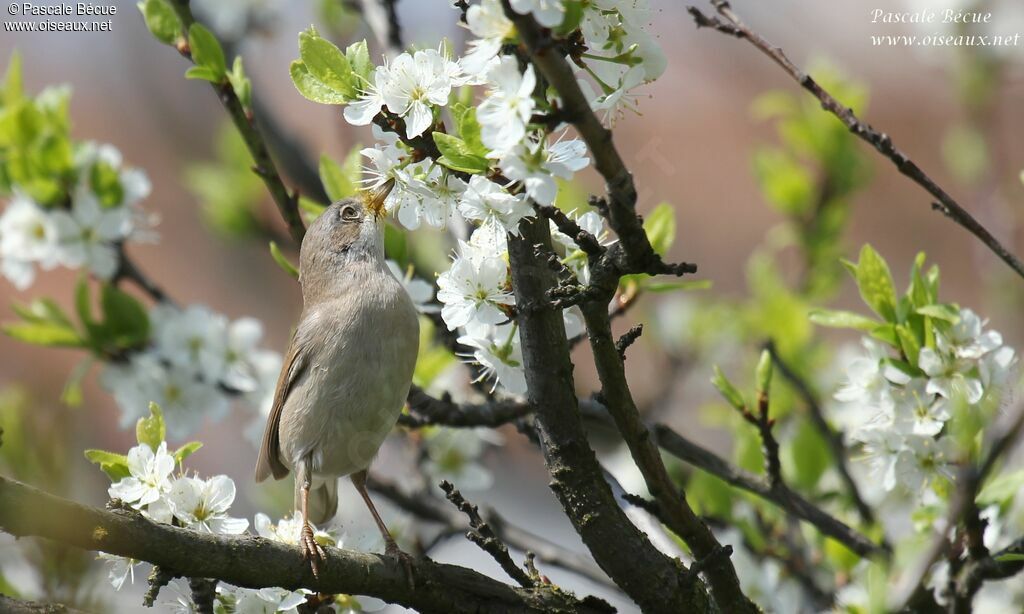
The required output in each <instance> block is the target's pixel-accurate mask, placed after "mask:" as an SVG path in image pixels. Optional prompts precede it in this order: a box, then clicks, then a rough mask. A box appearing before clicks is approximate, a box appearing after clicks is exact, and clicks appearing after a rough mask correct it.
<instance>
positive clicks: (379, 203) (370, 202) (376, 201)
mask: <svg viewBox="0 0 1024 614" xmlns="http://www.w3.org/2000/svg"><path fill="white" fill-rule="evenodd" d="M394 187H395V180H394V179H388V180H387V181H386V182H384V184H383V185H381V186H380V187H378V188H375V189H373V190H370V191H369V192H366V193H365V196H364V198H365V199H366V206H367V208H369V209H370V211H373V215H374V216H375V217H377V218H381V217H383V216H384V200H385V199H386V198H387V197H388V194H390V193H391V190H392V188H394Z"/></svg>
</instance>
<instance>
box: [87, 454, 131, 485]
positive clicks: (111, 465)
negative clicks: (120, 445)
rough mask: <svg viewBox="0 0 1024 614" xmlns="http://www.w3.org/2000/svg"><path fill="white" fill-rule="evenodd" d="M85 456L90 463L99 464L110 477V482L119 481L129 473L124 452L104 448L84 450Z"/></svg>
mask: <svg viewBox="0 0 1024 614" xmlns="http://www.w3.org/2000/svg"><path fill="white" fill-rule="evenodd" d="M85 458H86V459H88V460H89V462H90V463H93V464H96V465H99V466H100V469H102V470H103V473H106V474H107V476H109V477H110V481H111V482H119V481H121V480H122V479H123V478H126V477H128V476H130V475H131V472H130V471H128V457H127V456H125V455H124V454H116V453H114V452H107V451H106V450H86V451H85Z"/></svg>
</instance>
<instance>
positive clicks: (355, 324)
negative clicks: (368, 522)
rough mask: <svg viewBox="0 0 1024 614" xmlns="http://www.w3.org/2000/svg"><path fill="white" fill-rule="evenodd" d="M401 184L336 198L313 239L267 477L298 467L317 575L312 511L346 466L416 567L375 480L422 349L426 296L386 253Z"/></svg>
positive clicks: (308, 555)
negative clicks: (414, 291)
mask: <svg viewBox="0 0 1024 614" xmlns="http://www.w3.org/2000/svg"><path fill="white" fill-rule="evenodd" d="M393 185H394V182H393V181H389V182H388V183H385V184H384V185H382V186H379V187H378V188H376V189H372V190H368V191H362V192H360V193H358V194H356V195H355V196H353V197H350V198H345V199H342V200H339V201H337V202H334V203H332V204H331V205H330V206H328V207H327V209H326V210H324V212H323V213H322V214H321V215H320V216H319V217H318V218H317V219H316V220H315V221H314V222H313V223H312V224H310V226H309V229H308V230H307V231H306V234H305V236H304V237H303V239H302V245H301V247H300V249H299V283H300V285H301V287H302V303H303V307H302V314H301V316H300V317H299V322H298V324H297V325H296V327H295V331H294V333H293V334H292V338H291V341H290V343H289V346H288V350H287V352H286V353H285V358H284V361H283V365H282V368H281V373H280V375H279V377H278V380H277V387H276V389H275V392H274V397H273V405H272V406H271V410H270V415H269V416H268V418H267V425H266V429H265V430H264V434H263V442H262V445H261V446H260V451H259V456H258V459H257V461H256V481H257V482H262V481H264V480H266V479H267V478H268V477H271V476H273V478H274V479H275V480H280V479H282V478H284V477H286V476H287V475H288V473H289V471H295V496H294V504H295V507H294V508H293V509H295V510H299V511H300V513H301V514H302V529H301V533H300V538H299V548H300V551H301V553H302V557H303V559H304V560H306V561H308V562H309V564H310V567H311V568H312V571H313V575H314V576H315V577H316V578H319V575H320V564H322V563H324V562H325V561H326V553H325V552H324V550H323V548H321V547H320V545H319V544H318V543H317V542H316V540H315V539H314V534H313V529H312V526H311V523H315V524H322V523H325V522H327V521H329V520H330V519H331V518H333V517H334V515H335V513H336V512H337V507H338V480H339V479H340V478H342V477H344V476H349V477H350V479H351V481H352V484H353V486H355V489H356V491H357V492H358V493H359V495H360V496H361V497H362V499H363V501H364V502H365V503H366V506H367V507H368V508H369V510H370V513H371V514H372V516H373V519H374V521H375V523H376V525H377V528H378V529H379V530H380V532H381V535H382V536H383V538H384V543H385V554H386V555H389V556H397V557H403V561H404V563H405V565H406V569H407V570H409V568H410V567H409V559H408V555H406V554H405V553H404V552H403V551H402V550H401V549H400V548H399V547H398V545H397V544H396V543H395V540H394V539H393V538H392V536H391V534H390V532H389V531H388V528H387V526H386V525H385V524H384V521H383V520H382V519H381V517H380V514H379V513H378V511H377V508H376V507H375V506H374V504H373V500H372V499H371V498H370V495H369V493H368V492H367V490H366V472H367V468H368V467H369V466H370V464H371V462H372V461H373V459H374V457H375V456H376V455H377V452H378V450H379V449H380V447H381V445H382V443H383V442H384V439H385V438H386V437H387V435H388V433H389V432H390V431H391V429H392V428H393V427H394V425H395V423H396V422H397V420H398V417H399V414H400V413H401V411H402V408H403V406H404V404H405V399H406V396H407V395H408V392H409V388H410V386H411V384H412V377H413V371H414V369H415V365H416V355H417V352H418V349H419V318H418V314H417V312H416V308H415V307H414V306H413V303H412V300H411V299H410V297H409V295H408V293H407V292H406V290H405V288H404V286H403V285H402V284H401V282H399V281H398V280H397V279H396V278H395V277H394V275H392V274H391V271H390V270H389V269H388V266H387V263H386V260H385V259H384V225H385V220H384V219H383V218H384V217H385V212H384V200H385V198H386V197H387V195H388V193H389V192H390V191H391V189H392V187H393Z"/></svg>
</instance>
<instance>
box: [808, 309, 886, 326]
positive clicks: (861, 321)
mask: <svg viewBox="0 0 1024 614" xmlns="http://www.w3.org/2000/svg"><path fill="white" fill-rule="evenodd" d="M809 317H810V319H811V322H814V323H815V324H817V325H818V326H828V327H830V328H854V329H856V330H863V331H870V330H872V329H874V328H875V327H877V326H878V322H877V321H875V320H872V319H871V318H868V317H865V316H862V315H860V314H859V313H854V312H852V311H838V310H832V309H814V310H812V311H811V313H810V314H809Z"/></svg>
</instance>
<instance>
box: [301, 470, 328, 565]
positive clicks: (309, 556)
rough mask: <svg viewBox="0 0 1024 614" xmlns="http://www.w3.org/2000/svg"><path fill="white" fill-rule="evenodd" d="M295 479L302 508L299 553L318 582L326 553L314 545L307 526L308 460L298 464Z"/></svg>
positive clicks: (309, 526) (309, 481)
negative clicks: (300, 494) (307, 562)
mask: <svg viewBox="0 0 1024 614" xmlns="http://www.w3.org/2000/svg"><path fill="white" fill-rule="evenodd" d="M295 479H296V480H300V489H301V492H302V499H301V502H300V505H301V508H302V533H301V534H300V536H299V551H300V552H302V559H303V560H305V561H309V566H310V568H311V569H312V570H313V577H314V578H316V579H317V580H319V579H320V563H323V562H324V561H325V560H327V553H325V552H324V549H323V548H321V547H320V544H318V543H316V538H315V537H314V535H313V527H312V526H311V525H310V524H309V512H308V510H309V489H310V488H311V487H312V485H313V484H312V482H313V477H312V471H311V469H310V462H309V460H308V459H307V460H304V461H301V462H300V463H299V466H298V472H297V475H296V476H295Z"/></svg>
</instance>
